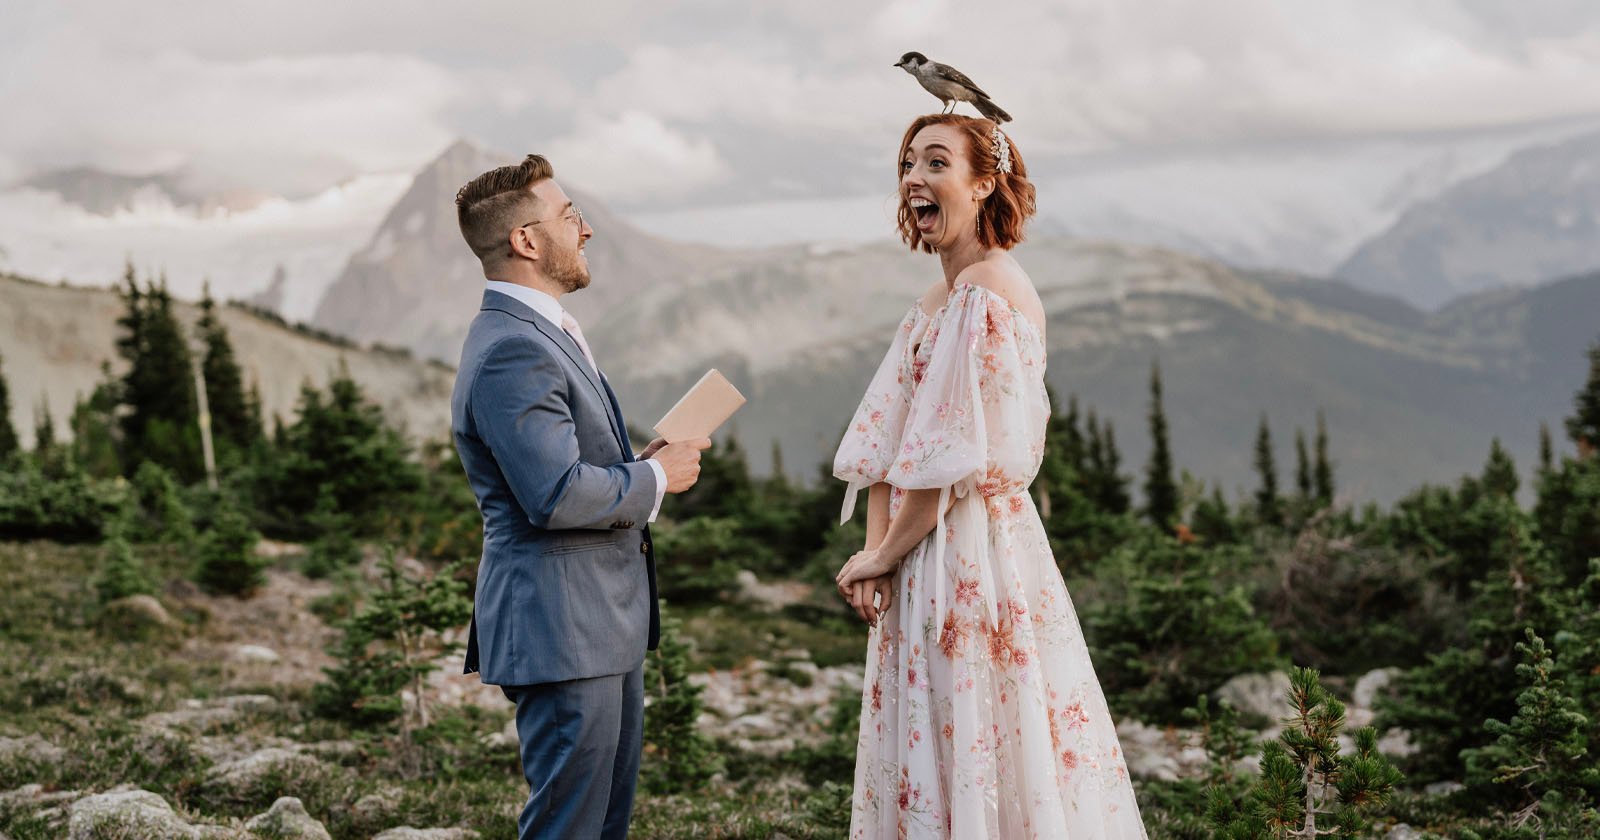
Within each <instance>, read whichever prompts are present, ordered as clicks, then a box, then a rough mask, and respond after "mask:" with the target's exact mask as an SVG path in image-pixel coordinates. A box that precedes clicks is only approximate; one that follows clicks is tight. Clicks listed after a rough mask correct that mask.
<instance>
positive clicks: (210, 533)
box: [195, 497, 267, 596]
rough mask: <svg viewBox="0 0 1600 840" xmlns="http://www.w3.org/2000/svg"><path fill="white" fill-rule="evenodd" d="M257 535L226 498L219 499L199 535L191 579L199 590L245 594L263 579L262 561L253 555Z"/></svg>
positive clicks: (262, 581)
mask: <svg viewBox="0 0 1600 840" xmlns="http://www.w3.org/2000/svg"><path fill="white" fill-rule="evenodd" d="M260 541H261V535H260V534H258V533H256V532H255V529H253V528H251V527H250V520H249V518H247V517H246V516H245V515H244V513H243V512H242V511H240V510H239V509H238V508H237V507H235V506H234V505H233V503H232V502H231V501H229V500H228V499H227V497H222V499H220V500H219V506H218V509H217V511H216V514H215V515H214V516H213V521H212V523H211V527H210V529H208V530H207V531H206V532H205V533H204V534H202V535H201V537H200V545H199V551H198V553H199V567H198V569H197V570H196V572H195V582H197V583H199V584H200V587H201V588H202V589H205V590H206V591H207V592H213V593H218V594H224V595H238V596H245V595H249V594H250V593H251V592H254V591H255V590H256V589H257V588H259V587H260V586H261V584H262V583H264V582H265V581H266V576H265V575H264V574H263V570H264V569H265V568H266V565H267V563H266V561H265V560H263V559H262V558H261V557H258V556H257V555H256V551H255V549H256V543H258V542H260Z"/></svg>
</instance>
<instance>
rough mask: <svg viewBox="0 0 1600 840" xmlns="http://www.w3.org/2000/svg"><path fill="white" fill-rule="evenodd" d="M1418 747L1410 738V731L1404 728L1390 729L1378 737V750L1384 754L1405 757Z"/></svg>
mask: <svg viewBox="0 0 1600 840" xmlns="http://www.w3.org/2000/svg"><path fill="white" fill-rule="evenodd" d="M1418 749H1419V748H1418V747H1417V745H1416V743H1415V742H1413V741H1412V740H1411V733H1410V732H1407V731H1406V730H1404V729H1390V730H1388V731H1386V732H1384V733H1383V735H1382V736H1380V737H1379V738H1378V752H1380V753H1383V754H1384V755H1392V756H1394V757H1396V758H1405V757H1406V756H1408V755H1412V754H1413V753H1415V752H1416V751H1417V750H1418Z"/></svg>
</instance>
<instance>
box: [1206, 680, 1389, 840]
mask: <svg viewBox="0 0 1600 840" xmlns="http://www.w3.org/2000/svg"><path fill="white" fill-rule="evenodd" d="M1289 684H1290V685H1289V704H1290V707H1291V709H1292V711H1293V716H1292V717H1291V718H1290V719H1289V723H1288V725H1287V726H1285V727H1284V729H1283V732H1282V734H1280V735H1279V737H1278V740H1276V741H1270V742H1268V743H1267V744H1266V745H1265V746H1264V747H1263V748H1262V750H1261V775H1260V777H1259V778H1258V779H1257V780H1256V781H1255V783H1254V784H1253V785H1252V787H1251V789H1250V791H1249V793H1248V794H1247V796H1246V797H1245V798H1244V801H1238V800H1236V799H1235V798H1234V797H1233V796H1232V795H1231V791H1229V790H1228V789H1227V788H1226V787H1216V788H1213V790H1212V796H1211V804H1210V807H1209V809H1208V814H1209V816H1210V817H1211V820H1212V822H1213V823H1214V824H1215V825H1216V827H1217V828H1218V829H1220V830H1221V833H1222V836H1224V837H1229V838H1251V840H1254V838H1261V840H1266V839H1267V838H1274V839H1275V840H1276V838H1294V840H1316V838H1318V837H1326V836H1333V837H1357V836H1362V835H1363V833H1364V832H1365V831H1366V830H1367V815H1368V814H1369V813H1370V812H1371V811H1373V810H1375V809H1377V808H1378V807H1379V806H1381V805H1383V804H1384V802H1386V801H1387V800H1388V798H1389V796H1390V794H1391V793H1393V791H1394V787H1395V785H1398V784H1399V783H1400V782H1401V781H1402V776H1401V775H1400V771H1398V770H1396V769H1395V768H1394V766H1393V765H1392V764H1390V763H1389V760H1388V759H1387V758H1385V757H1384V756H1383V754H1382V753H1379V752H1378V734H1377V731H1376V730H1374V729H1373V728H1372V727H1370V726H1368V727H1362V728H1361V729H1358V730H1356V732H1355V735H1354V741H1355V749H1354V750H1353V751H1352V752H1351V753H1350V754H1348V755H1342V756H1341V755H1340V754H1339V734H1340V732H1341V731H1342V730H1343V729H1344V726H1345V717H1344V715H1345V709H1344V704H1342V703H1340V702H1339V701H1338V700H1336V699H1334V697H1333V695H1331V694H1329V693H1328V691H1327V690H1326V689H1324V688H1323V687H1322V683H1321V680H1320V678H1319V675H1318V674H1317V672H1316V671H1314V670H1312V669H1310V668H1296V669H1295V670H1294V672H1293V673H1292V674H1290V677H1289Z"/></svg>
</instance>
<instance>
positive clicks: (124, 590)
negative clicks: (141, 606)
mask: <svg viewBox="0 0 1600 840" xmlns="http://www.w3.org/2000/svg"><path fill="white" fill-rule="evenodd" d="M103 553H104V559H103V560H102V561H101V564H100V571H99V572H98V573H96V575H95V577H94V581H93V583H94V589H95V592H96V594H98V595H99V598H100V603H101V604H109V603H111V602H112V601H115V600H118V599H120V598H127V597H129V596H131V595H153V594H155V591H156V585H155V582H154V581H152V580H151V579H150V572H149V571H148V570H147V569H146V568H145V567H144V564H143V563H141V562H139V559H138V558H137V557H135V556H134V553H133V546H132V545H130V544H129V543H128V541H127V540H126V539H123V537H122V535H121V534H113V535H112V536H111V537H110V538H109V539H107V540H106V544H105V548H104V549H103Z"/></svg>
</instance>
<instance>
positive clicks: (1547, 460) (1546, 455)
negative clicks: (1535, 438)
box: [1539, 420, 1556, 478]
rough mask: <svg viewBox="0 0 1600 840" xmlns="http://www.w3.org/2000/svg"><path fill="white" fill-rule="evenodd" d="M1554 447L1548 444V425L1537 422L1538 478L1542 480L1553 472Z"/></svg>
mask: <svg viewBox="0 0 1600 840" xmlns="http://www.w3.org/2000/svg"><path fill="white" fill-rule="evenodd" d="M1555 457H1556V456H1555V446H1554V445H1552V444H1551V442H1550V424H1549V423H1546V422H1544V421H1542V420H1541V421H1540V422H1539V477H1540V478H1543V477H1545V476H1547V475H1549V474H1550V473H1551V472H1553V471H1554V470H1555Z"/></svg>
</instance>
